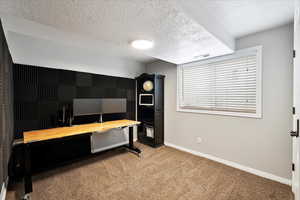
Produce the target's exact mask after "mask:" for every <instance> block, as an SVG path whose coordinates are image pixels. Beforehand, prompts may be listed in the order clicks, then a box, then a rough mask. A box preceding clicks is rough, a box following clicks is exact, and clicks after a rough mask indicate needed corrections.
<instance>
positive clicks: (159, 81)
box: [136, 74, 165, 147]
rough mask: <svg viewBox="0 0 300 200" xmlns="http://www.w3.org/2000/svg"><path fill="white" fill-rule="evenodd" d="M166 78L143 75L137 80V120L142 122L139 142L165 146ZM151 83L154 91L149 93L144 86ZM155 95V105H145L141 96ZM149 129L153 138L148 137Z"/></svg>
mask: <svg viewBox="0 0 300 200" xmlns="http://www.w3.org/2000/svg"><path fill="white" fill-rule="evenodd" d="M164 78H165V76H163V75H158V74H142V75H141V76H139V77H137V78H136V83H137V98H138V100H137V120H138V121H140V122H141V125H140V126H139V127H138V141H139V142H141V143H143V144H147V145H150V146H152V147H159V146H161V145H163V144H164ZM146 81H151V82H152V84H153V89H152V90H150V91H147V90H145V89H144V87H143V85H144V83H145V82H146ZM145 94H146V95H147V94H148V95H153V96H152V97H153V105H143V102H141V101H140V98H141V95H145ZM147 129H148V130H149V129H152V130H153V136H152V135H151V137H149V135H147Z"/></svg>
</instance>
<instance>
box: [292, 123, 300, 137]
mask: <svg viewBox="0 0 300 200" xmlns="http://www.w3.org/2000/svg"><path fill="white" fill-rule="evenodd" d="M290 133H291V136H292V137H299V119H297V130H296V131H291V132H290Z"/></svg>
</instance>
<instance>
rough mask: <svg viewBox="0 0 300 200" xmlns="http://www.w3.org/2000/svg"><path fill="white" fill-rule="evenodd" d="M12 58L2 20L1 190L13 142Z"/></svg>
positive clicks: (0, 31) (0, 88)
mask: <svg viewBox="0 0 300 200" xmlns="http://www.w3.org/2000/svg"><path fill="white" fill-rule="evenodd" d="M12 84H13V81H12V58H11V55H10V52H9V49H8V46H7V42H6V39H5V35H4V31H3V28H2V23H1V20H0V111H1V112H0V190H1V187H2V183H3V182H4V181H5V180H6V179H7V176H8V163H9V160H10V155H11V149H12V142H13V126H14V121H13V120H14V119H13V92H12V89H13V87H12Z"/></svg>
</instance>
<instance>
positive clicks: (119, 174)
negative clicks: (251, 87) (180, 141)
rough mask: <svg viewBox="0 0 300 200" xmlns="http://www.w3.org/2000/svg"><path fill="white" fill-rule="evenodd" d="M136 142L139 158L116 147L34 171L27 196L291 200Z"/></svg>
mask: <svg viewBox="0 0 300 200" xmlns="http://www.w3.org/2000/svg"><path fill="white" fill-rule="evenodd" d="M136 145H137V146H139V147H140V148H141V149H142V150H143V157H142V158H138V157H137V156H135V155H133V154H131V153H128V152H126V151H125V150H121V149H117V150H113V151H110V152H106V153H103V154H100V155H98V156H96V157H93V158H90V159H88V160H84V161H80V162H77V163H75V164H72V165H69V166H65V167H61V168H58V169H54V170H51V171H48V172H45V173H42V174H39V175H37V176H35V177H34V182H33V190H34V192H33V193H32V199H33V200H102V199H103V200H145V199H150V200H158V199H161V200H162V199H169V200H173V199H174V200H175V199H176V200H271V199H272V200H275V199H276V200H292V199H293V197H292V193H291V188H290V187H288V186H286V185H283V184H280V183H276V182H273V181H270V180H267V179H264V178H261V177H258V176H255V175H251V174H249V173H246V172H243V171H240V170H237V169H234V168H231V167H227V166H225V165H222V164H219V163H216V162H213V161H210V160H207V159H204V158H200V157H196V156H193V155H191V154H188V153H184V152H181V151H178V150H175V149H173V148H169V147H161V148H158V149H153V148H150V147H147V146H144V145H141V144H136ZM19 187H20V185H19ZM19 187H18V186H14V187H13V188H11V189H10V190H9V191H8V194H7V200H14V199H19V193H20V191H19V190H17V189H16V188H19ZM15 190H16V191H15Z"/></svg>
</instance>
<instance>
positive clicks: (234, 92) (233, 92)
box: [178, 48, 261, 117]
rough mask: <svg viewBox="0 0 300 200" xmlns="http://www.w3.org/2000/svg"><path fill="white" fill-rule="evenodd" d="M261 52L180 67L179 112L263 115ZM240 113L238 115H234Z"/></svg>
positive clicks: (254, 51)
mask: <svg viewBox="0 0 300 200" xmlns="http://www.w3.org/2000/svg"><path fill="white" fill-rule="evenodd" d="M259 52H260V48H251V49H247V50H242V51H239V52H236V53H235V54H233V55H230V56H224V57H222V58H217V59H210V60H206V61H200V62H195V63H190V64H184V65H180V66H179V67H178V78H179V81H178V82H179V85H178V86H179V88H178V89H179V95H178V97H179V109H184V110H204V111H217V112H218V113H217V114H226V112H227V113H228V112H229V113H230V115H242V116H250V117H251V116H256V117H257V116H259V115H260V108H259V107H260V98H261V97H260V87H261V81H260V79H261V75H260V73H261V69H260V64H261V63H260V55H259ZM234 113H237V114H234Z"/></svg>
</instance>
